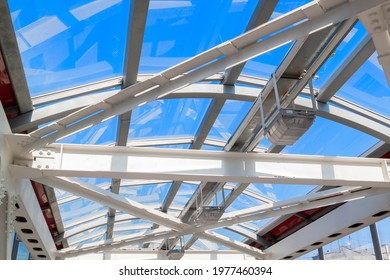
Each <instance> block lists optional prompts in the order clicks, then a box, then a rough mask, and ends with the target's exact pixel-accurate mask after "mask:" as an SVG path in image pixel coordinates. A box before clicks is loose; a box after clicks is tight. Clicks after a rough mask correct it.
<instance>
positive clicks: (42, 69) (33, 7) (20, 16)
mask: <svg viewBox="0 0 390 280" xmlns="http://www.w3.org/2000/svg"><path fill="white" fill-rule="evenodd" d="M8 2H9V7H10V11H11V15H12V20H13V24H14V28H15V31H16V37H17V41H18V45H19V50H20V53H21V57H22V62H23V66H24V70H25V73H26V76H27V82H28V85H29V89H30V92H31V95H32V96H35V95H39V94H42V93H46V92H52V91H56V90H61V89H64V88H71V87H74V86H77V85H81V84H85V83H88V82H93V81H97V80H101V79H106V78H109V77H115V76H122V73H123V65H124V63H123V61H124V49H125V42H126V34H127V21H128V15H129V7H130V1H129V0H105V1H92V0H72V1H56V2H55V4H54V5H53V2H52V1H44V0H33V1H19V0H10V1H8ZM102 30H104V32H102Z"/></svg>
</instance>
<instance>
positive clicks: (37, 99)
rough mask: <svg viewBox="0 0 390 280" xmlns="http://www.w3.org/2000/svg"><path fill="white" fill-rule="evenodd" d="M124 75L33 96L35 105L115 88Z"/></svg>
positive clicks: (120, 82) (120, 83) (119, 84)
mask: <svg viewBox="0 0 390 280" xmlns="http://www.w3.org/2000/svg"><path fill="white" fill-rule="evenodd" d="M122 79H123V78H122V77H114V78H110V79H107V80H103V81H98V82H94V83H90V84H86V85H82V86H77V87H74V88H70V89H65V90H60V91H55V92H50V93H46V94H42V95H38V96H34V97H32V103H33V105H34V106H42V105H46V104H49V103H54V102H59V101H62V100H66V99H73V98H75V97H78V96H81V95H86V94H89V93H94V92H97V91H101V90H104V89H109V88H115V87H119V86H121V85H122Z"/></svg>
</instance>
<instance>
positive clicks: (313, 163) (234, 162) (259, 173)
mask: <svg viewBox="0 0 390 280" xmlns="http://www.w3.org/2000/svg"><path fill="white" fill-rule="evenodd" d="M151 2H152V1H151ZM278 2H279V1H277V0H272V1H258V4H257V6H256V7H255V8H254V12H253V14H252V16H251V18H250V19H249V21H248V24H247V26H246V27H245V30H244V33H243V34H242V35H240V36H238V37H236V38H233V39H231V40H229V41H226V42H224V43H222V44H219V45H217V46H216V47H213V48H210V49H209V50H206V51H205V52H203V53H200V54H198V55H196V56H194V57H191V58H189V59H187V60H185V61H184V62H181V63H179V64H177V65H174V66H172V67H170V68H168V69H167V70H164V71H162V72H160V73H157V74H151V75H150V74H140V73H139V65H140V61H141V58H142V48H143V42H144V34H145V31H146V29H147V18H148V13H149V12H150V10H149V9H150V5H151V3H149V1H144V0H132V1H130V11H129V22H128V26H127V34H128V35H127V42H126V46H125V58H124V64H123V65H124V66H123V67H124V70H123V76H121V77H114V78H110V79H106V80H102V81H98V82H93V83H90V84H86V85H81V86H77V87H74V88H71V89H65V90H61V91H57V92H53V93H47V94H44V95H40V96H35V97H32V98H31V97H30V93H29V90H28V86H27V80H26V76H25V73H24V67H23V65H22V61H21V57H20V53H19V51H18V47H17V41H16V38H15V33H14V30H13V27H12V26H13V25H12V19H11V16H10V12H9V9H8V5H7V1H3V0H0V14H1V15H2V18H4V19H5V20H4V21H2V23H0V35H1V36H0V51H1V53H0V55H2V57H3V58H4V64H5V67H6V71H7V74H8V76H9V79H10V83H11V84H12V90H13V94H14V98H15V104H16V105H17V106H16V107H15V104H14V105H12V106H11V105H10V106H9V107H7V106H5V105H3V106H2V109H1V112H0V122H1V128H0V168H1V178H0V179H1V182H0V207H1V208H0V209H1V210H2V211H1V213H2V214H1V216H0V224H1V226H0V229H1V230H2V232H3V231H5V232H7V234H5V235H0V245H1V246H0V248H1V249H0V259H7V258H8V259H9V258H10V257H11V233H12V232H13V231H15V232H16V234H17V235H18V237H19V238H20V240H21V241H22V242H23V243H24V244H25V245H26V247H27V249H28V250H29V252H30V254H31V256H32V257H33V258H34V259H56V258H57V259H64V258H74V257H80V256H83V255H88V254H97V253H103V254H104V253H110V254H111V253H120V254H123V253H126V254H131V253H132V250H133V249H138V250H141V251H138V254H141V253H140V252H145V254H151V252H152V254H154V252H157V253H156V255H158V256H159V258H169V256H170V254H171V250H175V249H176V250H181V251H182V252H183V253H184V254H186V253H187V252H191V253H193V254H197V253H200V252H201V251H202V250H201V249H199V243H201V241H202V242H203V245H202V246H205V247H208V251H207V252H210V253H211V252H212V251H213V250H214V249H215V248H212V247H213V246H210V245H209V246H207V244H211V243H215V244H218V245H216V246H217V247H218V246H220V247H224V248H229V249H231V250H234V252H236V253H237V252H239V253H240V254H242V255H248V256H251V258H255V259H292V258H296V257H299V256H301V255H303V254H305V253H307V252H310V251H311V250H314V249H317V248H319V247H321V246H323V245H324V244H327V243H330V242H332V241H333V240H334V238H335V237H337V238H340V237H342V236H345V235H346V234H349V233H351V232H354V231H356V230H358V229H360V228H361V227H362V226H363V225H369V224H372V223H375V222H376V221H379V220H381V219H383V218H385V217H387V216H389V215H390V204H389V201H390V199H389V197H388V196H389V187H390V160H388V159H386V158H389V156H388V152H389V150H390V149H389V143H390V119H389V117H388V116H386V115H382V114H380V113H377V112H374V111H372V110H370V109H368V108H365V107H364V106H361V105H358V104H354V103H353V102H351V101H348V100H346V99H344V98H342V97H340V96H338V95H336V94H337V93H338V92H339V91H340V89H341V88H342V87H343V85H345V83H347V81H348V80H349V79H350V78H351V77H352V76H353V75H354V73H355V72H356V71H358V70H359V68H361V67H362V65H363V64H364V63H365V62H366V61H367V60H368V59H369V58H370V57H371V56H372V54H373V53H374V52H375V50H377V52H378V54H379V62H380V63H381V64H382V66H383V68H384V73H385V74H386V76H387V77H388V74H389V73H388V69H387V66H386V65H387V64H388V63H387V60H388V57H389V56H388V45H386V42H388V40H385V41H384V39H386V38H388V37H389V33H388V30H387V22H388V20H389V18H390V17H388V13H386V11H387V9H388V6H389V3H388V2H389V1H385V0H371V1H364V0H354V1H343V0H336V1H331V2H329V1H325V0H319V1H313V2H310V3H308V4H306V5H304V6H302V7H300V8H298V9H296V10H294V11H291V12H289V13H286V14H283V15H281V16H279V17H277V18H274V19H272V20H270V18H271V15H272V13H273V12H274V10H275V7H276V6H277V4H278ZM359 21H361V22H362V23H363V24H364V26H365V27H366V28H367V30H368V35H366V36H365V37H364V38H363V39H362V40H361V41H360V42H359V43H358V44H356V46H355V47H354V49H353V50H352V51H351V52H350V53H349V55H348V56H347V57H345V58H344V60H343V62H342V63H340V65H339V66H338V68H337V69H335V70H334V71H333V73H332V74H331V75H329V77H328V78H327V79H326V81H324V82H323V83H322V85H321V87H320V88H313V85H312V81H313V80H312V79H313V77H315V75H316V73H317V72H319V71H320V69H321V67H322V66H323V65H324V64H325V63H326V62H327V61H329V60H330V58H331V57H332V56H333V55H334V52H335V50H336V49H337V48H338V47H339V46H340V45H341V44H342V43H343V42H344V41H345V38H346V37H347V36H349V34H350V32H351V30H352V29H353V28H354V27H355V26H356V24H357V22H359ZM378 22H379V23H378ZM288 44H291V47H290V49H289V51H288V52H287V53H286V55H285V57H284V58H283V59H282V60H281V62H280V64H279V65H277V66H276V67H275V70H274V71H273V74H272V75H271V76H270V77H269V78H268V79H265V78H261V77H256V76H248V75H244V74H242V71H243V69H245V66H246V63H247V62H248V61H250V60H252V59H253V58H256V57H259V56H261V55H263V54H267V53H270V52H272V51H273V50H275V49H277V48H279V47H281V46H285V45H288ZM0 66H1V65H0ZM179 99H180V100H181V99H182V100H191V99H203V100H210V102H209V103H208V105H207V107H206V108H205V109H204V113H203V115H202V119H201V120H200V121H199V125H198V126H197V127H196V129H195V130H194V131H195V132H194V134H193V135H190V136H186V135H184V136H177V135H173V136H168V137H165V138H144V139H142V138H141V139H129V133H130V131H131V129H133V127H131V123H132V114H133V112H134V110H136V109H137V108H140V107H142V106H143V105H145V104H150V103H152V102H153V101H156V100H159V101H169V100H179ZM278 100H279V101H278ZM237 101H239V102H247V103H250V105H251V106H250V107H249V110H248V111H247V113H246V114H245V116H243V117H242V121H241V122H239V123H238V126H237V129H236V130H235V131H234V132H233V133H232V135H231V136H230V138H227V139H225V140H221V139H216V138H213V137H212V136H211V135H210V132H211V131H212V130H213V128H214V126H215V125H216V123H217V122H218V121H219V117H220V116H221V114H222V111H223V109H224V107H225V106H226V104H227V103H228V102H237ZM2 102H3V103H4V100H2ZM278 102H279V103H280V105H281V106H282V107H284V108H289V109H294V110H296V109H301V110H306V111H307V110H313V109H314V111H315V115H316V116H318V117H322V118H324V119H327V120H330V121H333V122H336V123H340V124H343V125H345V126H347V127H350V128H354V129H356V130H358V131H360V132H362V133H364V134H367V135H370V136H372V137H374V138H376V139H377V140H379V141H382V142H381V143H380V144H378V145H376V146H374V147H373V148H372V149H373V150H372V151H370V152H367V153H365V154H362V155H361V157H331V156H312V155H292V154H280V152H282V151H283V150H284V149H285V146H283V145H270V147H266V148H263V147H260V146H259V143H260V142H261V141H262V140H263V139H264V137H265V133H264V132H265V130H266V129H267V128H268V127H269V126H270V125H271V124H272V123H273V122H274V120H276V118H277V116H278V115H277V114H278ZM4 104H5V103H4ZM10 104H11V103H10ZM33 106H35V108H34V107H33ZM313 106H314V107H313ZM11 107H12V108H11ZM260 109H261V110H260ZM11 111H12V112H16V113H15V114H12V117H10V116H11V115H10V114H9V112H11ZM262 114H263V116H262ZM113 117H118V122H117V129H116V138H115V141H114V142H113V143H111V144H110V145H92V144H88V145H86V144H66V143H58V142H59V140H61V139H63V138H65V137H67V136H70V135H73V134H75V133H76V132H80V131H86V130H87V129H89V128H90V127H93V126H95V125H99V124H100V123H102V122H103V121H105V120H108V119H111V118H113ZM27 132H28V133H27ZM19 133H26V134H24V135H22V134H19ZM172 145H179V146H180V145H184V146H186V147H188V148H186V149H172V148H166V147H167V146H168V147H170V146H172ZM205 146H212V147H216V148H219V149H220V151H210V150H207V149H205ZM156 147H159V148H156ZM80 178H84V179H80ZM85 178H92V179H93V180H87V179H85ZM98 182H103V183H98ZM36 184H40V186H42V189H45V191H44V195H46V197H48V199H49V202H50V203H49V204H50V213H52V219H53V221H55V222H54V224H55V225H56V233H55V235H53V230H52V229H51V228H50V226H48V217H47V216H45V215H44V214H42V213H44V209H43V208H44V207H47V206H43V205H42V202H41V201H40V200H39V199H38V200H34V199H29V198H31V197H35V196H36V195H37V190H36V188H35V187H34V186H36ZM254 184H283V185H286V188H294V189H299V185H302V186H308V185H309V186H318V187H317V188H315V189H314V190H313V191H311V192H310V193H308V194H303V195H298V196H295V197H294V198H289V199H284V200H277V199H274V198H273V197H272V196H269V195H266V194H264V193H261V192H260V191H258V190H256V189H255V190H254V188H253V186H254ZM150 185H156V186H159V188H161V189H157V188H154V189H153V190H151V191H150V190H149V191H148V186H150ZM139 190H142V193H145V194H144V196H145V197H144V198H143V199H144V200H140V201H141V202H138V201H136V200H137V199H138V197H137V196H138V193H139ZM162 190H164V191H162ZM58 192H62V193H65V194H67V195H66V196H65V197H63V198H59V199H58V200H57V199H56V195H55V193H56V194H58ZM126 192H128V194H131V195H127V194H126ZM160 192H161V193H160ZM146 193H147V194H146ZM146 196H149V197H151V201H152V202H151V203H147V202H146V201H147V199H146ZM131 197H132V198H131ZM156 197H157V198H158V199H157V198H156ZM244 197H245V198H249V199H251V200H252V201H255V204H254V205H245V207H242V208H241V209H240V208H238V209H236V208H235V207H236V206H235V205H236V204H237V202H238V201H239V200H240V199H243V198H244ZM142 201H144V202H145V203H144V202H142ZM178 201H180V203H182V205H181V204H180V203H178ZM72 203H79V204H80V205H81V206H80V207H85V209H86V212H87V214H85V215H81V216H80V217H73V219H69V220H67V219H64V213H63V212H62V211H64V209H67V207H70V209H71V208H72V206H70V205H72ZM90 203H94V204H92V205H91V204H90ZM178 205H179V206H178ZM180 205H181V206H180ZM95 206H96V207H95ZM88 207H91V209H92V210H91V213H88ZM94 207H95V208H94ZM73 210H74V209H73ZM317 210H318V211H317ZM208 211H210V212H208ZM217 211H219V212H218V215H219V216H218V217H217V218H215V217H212V216H213V215H217ZM307 211H314V212H315V214H313V215H307V214H306V213H307ZM316 211H317V212H316ZM5 212H7V214H5ZM345 213H347V214H345ZM68 215H70V216H71V213H68ZM207 215H209V216H207ZM291 217H298V218H299V219H301V220H302V221H304V222H302V224H300V225H299V226H298V227H295V228H291V229H289V231H287V232H285V233H284V235H281V236H278V237H273V236H271V235H270V234H269V232H270V230H272V229H274V228H275V227H277V226H279V225H281V224H282V223H283V222H284V221H286V220H288V219H289V218H291ZM340 217H342V218H340ZM213 219H216V220H215V221H214V220H213ZM256 221H268V222H266V223H265V225H263V226H261V227H259V226H255V225H254V224H253V222H256ZM335 221H337V222H335ZM357 224H359V226H354V225H357ZM52 225H53V223H52ZM222 232H224V233H225V232H227V233H226V234H222ZM232 236H241V237H242V238H241V239H235V238H233V237H232ZM91 240H96V241H93V242H91ZM86 241H88V242H86ZM184 241H185V242H184ZM210 242H211V243H210ZM59 244H60V245H59ZM181 244H182V245H181ZM222 252H223V251H220V253H221V254H222ZM181 257H182V256H181ZM104 258H109V254H107V255H105V256H104Z"/></svg>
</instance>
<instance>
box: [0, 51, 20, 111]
mask: <svg viewBox="0 0 390 280" xmlns="http://www.w3.org/2000/svg"><path fill="white" fill-rule="evenodd" d="M0 100H1V103H2V104H3V107H4V108H8V107H14V106H16V105H17V104H16V98H15V94H14V90H13V88H12V84H11V81H10V79H9V76H8V72H7V68H6V66H5V63H4V59H3V55H2V54H1V52H0Z"/></svg>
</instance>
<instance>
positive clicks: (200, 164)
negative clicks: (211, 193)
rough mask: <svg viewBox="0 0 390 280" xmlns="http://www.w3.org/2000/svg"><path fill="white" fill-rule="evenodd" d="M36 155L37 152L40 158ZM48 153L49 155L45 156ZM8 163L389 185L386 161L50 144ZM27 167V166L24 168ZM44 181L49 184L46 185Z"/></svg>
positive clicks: (23, 174)
mask: <svg viewBox="0 0 390 280" xmlns="http://www.w3.org/2000/svg"><path fill="white" fill-rule="evenodd" d="M40 153H42V154H43V155H42V156H41V155H40ZM46 154H50V156H45V155H46ZM32 156H33V157H34V159H35V160H27V161H26V160H18V161H15V163H16V164H11V165H10V166H9V168H10V170H11V171H12V175H13V176H14V177H15V178H44V177H55V176H77V177H96V178H128V179H131V178H134V179H148V180H149V179H156V180H178V181H208V182H240V183H254V182H257V183H276V184H308V185H317V184H318V185H329V186H340V185H347V186H368V187H389V186H390V180H389V168H388V164H389V163H388V161H387V160H386V159H368V158H347V157H327V156H306V155H280V154H256V153H245V154H243V153H237V152H218V151H195V150H175V149H164V150H162V149H153V148H129V147H107V146H99V145H70V144H53V145H51V146H50V147H49V149H47V150H45V151H37V152H33V153H32ZM26 165H28V166H26ZM49 185H50V184H49Z"/></svg>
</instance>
